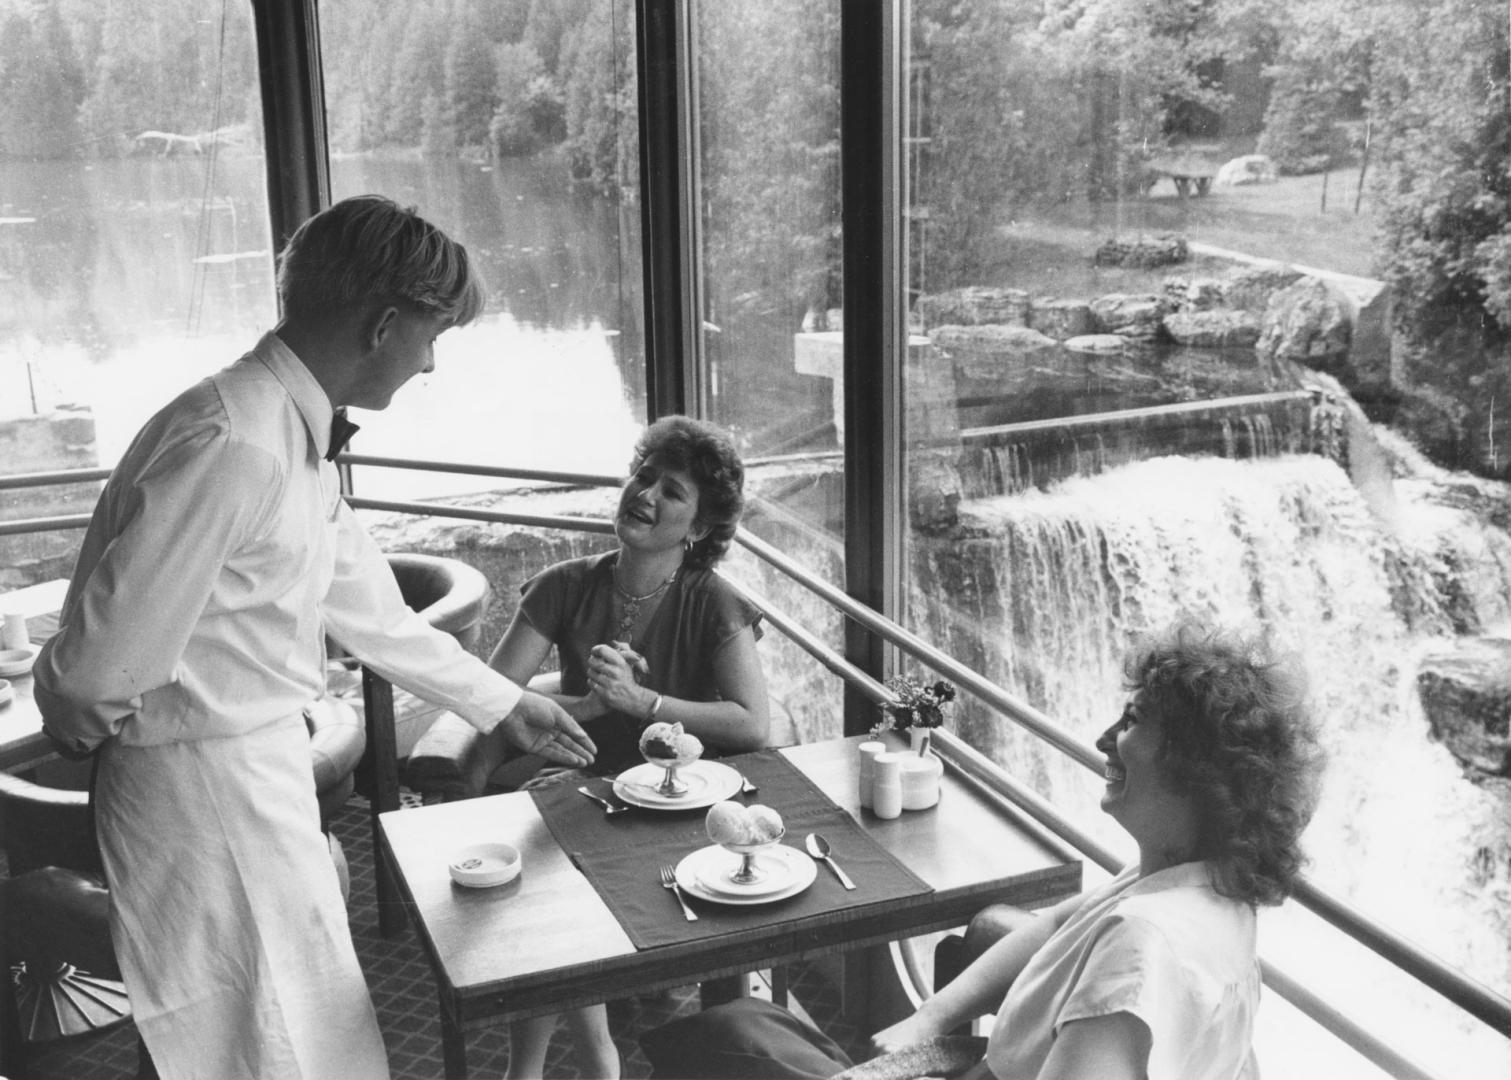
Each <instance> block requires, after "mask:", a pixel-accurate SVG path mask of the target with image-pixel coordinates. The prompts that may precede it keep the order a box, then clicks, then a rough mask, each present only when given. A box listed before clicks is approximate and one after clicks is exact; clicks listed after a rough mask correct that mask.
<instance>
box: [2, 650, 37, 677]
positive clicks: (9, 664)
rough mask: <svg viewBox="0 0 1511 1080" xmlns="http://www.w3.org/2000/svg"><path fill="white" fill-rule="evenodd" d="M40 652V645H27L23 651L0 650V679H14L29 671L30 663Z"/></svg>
mask: <svg viewBox="0 0 1511 1080" xmlns="http://www.w3.org/2000/svg"><path fill="white" fill-rule="evenodd" d="M41 651H42V646H40V645H28V646H27V647H26V648H24V649H0V679H14V678H15V677H16V676H18V675H25V674H26V673H27V672H28V671H30V670H31V666H32V662H33V661H34V660H36V659H37V654H38V653H39V652H41Z"/></svg>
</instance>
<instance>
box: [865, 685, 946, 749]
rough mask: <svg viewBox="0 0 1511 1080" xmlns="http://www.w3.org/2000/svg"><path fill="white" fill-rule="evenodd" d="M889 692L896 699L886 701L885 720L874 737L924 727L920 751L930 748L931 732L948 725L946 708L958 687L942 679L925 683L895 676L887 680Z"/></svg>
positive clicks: (919, 746)
mask: <svg viewBox="0 0 1511 1080" xmlns="http://www.w3.org/2000/svg"><path fill="white" fill-rule="evenodd" d="M887 689H888V690H890V691H892V694H893V697H894V700H892V701H884V702H882V703H881V704H880V705H879V706H878V708H880V709H881V719H880V720H879V721H877V723H876V726H875V727H873V728H872V729H871V734H872V735H873V736H877V735H880V734H881V733H882V732H883V731H906V730H907V729H908V728H915V727H916V728H923V729H924V737H923V739H922V740H921V741H920V742H919V744H918V752H919V753H920V754H924V753H927V752H928V749H929V732H930V731H931V730H932V729H933V728H937V727H939V726H940V725H941V724H943V723H944V708H945V706H946V705H948V704H949V703H950V702H952V701H954V700H955V687H954V684H952V683H949V682H946V681H945V680H943V679H939V680H937V681H935V682H932V683H924V682H922V681H920V680H918V679H916V678H914V677H913V676H911V675H894V676H892V677H891V678H890V679H888V680H887Z"/></svg>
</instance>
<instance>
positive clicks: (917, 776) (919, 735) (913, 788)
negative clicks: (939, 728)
mask: <svg viewBox="0 0 1511 1080" xmlns="http://www.w3.org/2000/svg"><path fill="white" fill-rule="evenodd" d="M932 734H933V731H932V729H930V728H919V727H912V728H909V729H908V741H909V742H910V743H911V744H912V747H913V752H912V753H911V754H902V755H900V756H901V757H902V759H903V762H902V808H903V809H904V810H927V809H928V808H929V807H931V806H934V805H936V804H937V803H938V802H939V784H940V781H941V780H942V779H943V777H944V762H943V761H941V760H939V755H938V754H936V753H934V751H933V750H931V749H928V741H929V737H930V736H931V735H932ZM920 750H921V752H920Z"/></svg>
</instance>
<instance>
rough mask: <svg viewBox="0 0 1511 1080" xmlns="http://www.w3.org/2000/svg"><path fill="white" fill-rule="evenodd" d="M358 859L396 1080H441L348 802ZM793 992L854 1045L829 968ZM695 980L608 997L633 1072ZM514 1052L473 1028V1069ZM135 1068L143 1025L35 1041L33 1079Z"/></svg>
mask: <svg viewBox="0 0 1511 1080" xmlns="http://www.w3.org/2000/svg"><path fill="white" fill-rule="evenodd" d="M332 829H333V831H334V832H335V834H336V835H337V836H338V837H339V838H340V839H341V842H342V845H343V847H344V848H345V849H346V854H347V858H348V860H349V862H350V864H351V872H352V897H351V904H350V912H351V925H352V937H353V940H354V941H355V942H356V945H357V955H358V957H359V958H360V959H361V961H362V966H363V969H364V970H365V971H366V972H367V980H368V985H369V987H370V988H371V990H372V995H373V1001H374V1004H375V1005H376V1008H377V1012H378V1021H379V1023H380V1025H381V1026H382V1029H383V1036H384V1040H385V1042H386V1043H387V1046H388V1056H389V1063H390V1067H391V1069H392V1071H393V1077H394V1080H437V1078H439V1077H441V1076H442V1074H443V1073H442V1067H441V1041H440V1025H439V1022H438V1020H437V1015H436V1010H437V1005H436V999H435V990H434V983H433V981H432V979H431V974H430V967H429V965H428V964H427V963H426V961H425V958H424V955H423V954H422V952H421V950H420V947H419V944H418V942H417V941H416V938H415V935H414V933H413V932H410V931H406V932H405V933H403V934H402V935H399V936H396V937H394V938H390V939H385V938H383V937H382V936H381V935H380V934H379V933H378V925H377V907H376V904H375V902H374V895H373V887H372V843H371V834H370V833H369V831H368V823H367V814H366V806H365V804H363V803H362V802H361V801H360V800H354V801H353V802H352V803H350V804H348V805H347V807H345V808H344V809H343V810H342V811H341V812H340V813H339V814H338V815H337V818H336V820H335V822H334V823H333V826H332ZM790 978H791V981H792V992H793V996H794V997H796V998H797V999H798V1000H799V1001H800V1002H801V1003H802V1006H803V1007H804V1008H806V1009H807V1011H808V1012H809V1013H810V1015H812V1016H813V1017H814V1018H815V1020H817V1021H818V1022H819V1023H820V1024H821V1025H822V1026H823V1027H824V1028H825V1030H826V1031H828V1032H829V1033H830V1034H831V1035H832V1036H833V1037H834V1038H835V1039H836V1040H838V1041H839V1042H840V1043H841V1044H843V1045H853V1043H854V1040H855V1037H856V1033H855V1031H854V1030H853V1029H851V1028H848V1027H847V1026H845V1025H844V1024H842V1023H841V1022H840V1021H839V1020H838V1018H837V1015H836V1014H837V1004H838V995H837V994H836V993H835V991H834V989H833V987H832V986H831V985H830V983H829V981H828V980H827V979H826V978H825V976H824V974H823V973H822V972H821V971H820V970H818V969H817V968H813V967H807V966H803V967H798V968H795V969H793V970H792V971H791V972H790ZM696 1001H697V996H696V992H695V990H694V989H693V988H692V987H687V988H684V989H682V990H679V991H676V992H674V993H672V994H669V995H665V996H659V997H654V998H647V999H638V1000H637V999H629V1000H625V1001H618V1002H613V1003H611V1004H610V1005H609V1022H610V1027H611V1028H612V1030H613V1032H614V1038H615V1041H616V1042H617V1043H618V1045H619V1051H620V1056H621V1058H622V1059H623V1062H624V1076H625V1077H627V1078H630V1077H646V1076H649V1074H650V1066H649V1063H648V1062H647V1061H646V1060H645V1057H644V1055H643V1054H641V1052H640V1049H639V1046H638V1044H637V1041H636V1040H637V1038H638V1036H639V1033H640V1032H643V1031H645V1030H647V1029H649V1028H651V1027H654V1026H656V1025H658V1024H662V1023H665V1022H666V1021H668V1020H670V1019H672V1018H673V1017H675V1016H679V1015H685V1014H686V1013H688V1012H690V1011H691V1010H693V1009H694V1008H696ZM508 1059H509V1039H508V1033H507V1031H506V1030H505V1028H504V1026H503V1025H500V1024H494V1025H490V1026H481V1027H478V1028H476V1029H475V1030H469V1032H468V1040H467V1061H468V1065H469V1066H470V1070H471V1075H472V1076H474V1077H479V1078H483V1080H486V1078H489V1077H500V1076H502V1075H503V1073H504V1069H505V1067H506V1065H507V1064H508ZM135 1072H136V1032H135V1029H134V1028H133V1027H132V1026H131V1025H130V1024H129V1023H128V1024H125V1025H122V1026H121V1027H118V1028H115V1029H112V1030H110V1031H108V1032H105V1033H103V1034H98V1033H97V1034H94V1035H90V1036H86V1037H83V1038H80V1039H76V1040H70V1041H65V1042H61V1043H51V1044H43V1045H38V1046H34V1047H33V1048H32V1054H31V1075H32V1077H33V1080H127V1078H129V1077H132V1076H134V1075H135ZM581 1075H582V1074H581V1073H580V1072H579V1071H578V1067H577V1064H576V1062H575V1061H574V1060H573V1057H572V1054H571V1051H570V1047H569V1046H567V1045H566V1038H565V1034H564V1032H560V1031H559V1032H558V1036H557V1038H556V1039H555V1040H553V1042H552V1046H551V1053H550V1055H549V1056H548V1058H547V1063H546V1077H548V1078H565V1077H578V1076H581Z"/></svg>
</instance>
